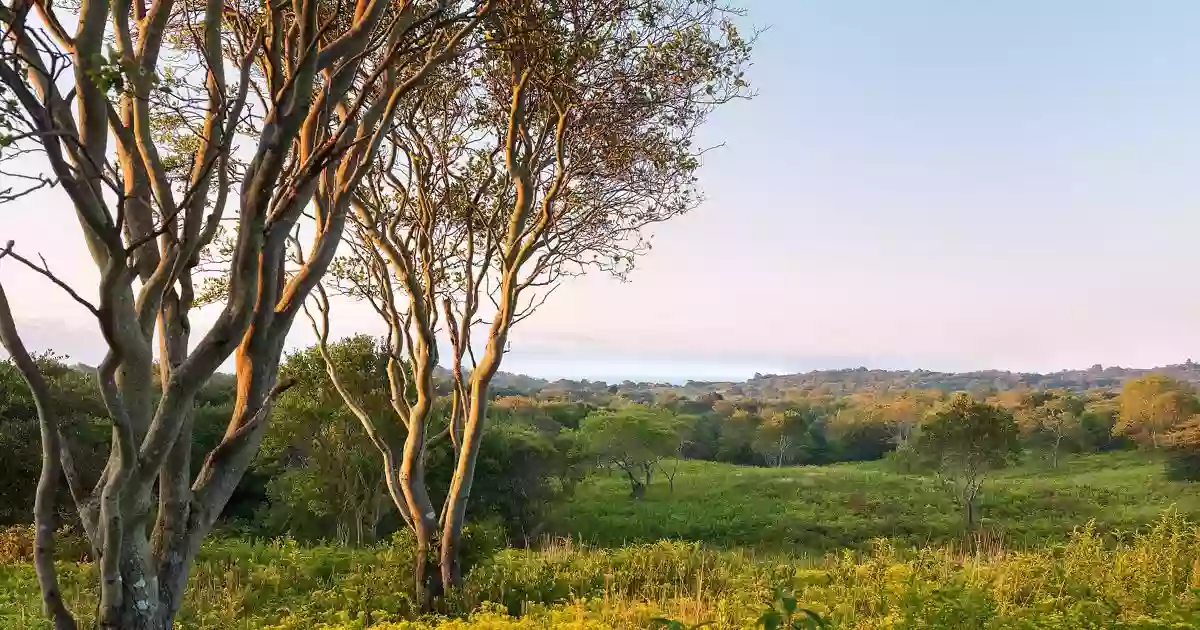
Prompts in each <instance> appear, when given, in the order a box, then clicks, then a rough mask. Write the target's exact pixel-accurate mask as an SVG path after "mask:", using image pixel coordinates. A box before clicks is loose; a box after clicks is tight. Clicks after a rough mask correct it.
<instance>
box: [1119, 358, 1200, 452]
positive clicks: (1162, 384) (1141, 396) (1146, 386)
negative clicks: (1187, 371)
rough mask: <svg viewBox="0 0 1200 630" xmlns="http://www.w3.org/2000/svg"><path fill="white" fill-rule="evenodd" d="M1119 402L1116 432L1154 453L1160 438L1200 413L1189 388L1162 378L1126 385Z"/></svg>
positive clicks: (1141, 379)
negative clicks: (1132, 439)
mask: <svg viewBox="0 0 1200 630" xmlns="http://www.w3.org/2000/svg"><path fill="white" fill-rule="evenodd" d="M1119 401H1120V416H1119V418H1118V421H1117V426H1116V430H1117V431H1118V432H1120V433H1122V434H1125V435H1130V436H1133V437H1134V439H1136V440H1138V441H1139V442H1141V443H1142V444H1148V445H1149V446H1151V447H1152V448H1156V449H1157V448H1158V447H1159V440H1160V438H1161V436H1162V435H1163V434H1165V433H1166V432H1168V431H1170V430H1171V428H1172V427H1174V426H1175V425H1177V424H1179V423H1180V422H1182V421H1183V420H1185V419H1187V418H1189V417H1191V416H1192V415H1193V414H1195V413H1196V411H1198V410H1200V406H1198V405H1200V403H1198V402H1197V400H1196V395H1195V393H1194V392H1193V391H1192V388H1191V386H1190V385H1188V384H1186V383H1182V382H1180V381H1177V380H1175V379H1173V378H1171V377H1169V376H1164V375H1162V374H1150V375H1147V376H1144V377H1142V378H1138V379H1133V380H1131V381H1128V382H1126V383H1125V386H1124V387H1122V388H1121V395H1120V397H1119Z"/></svg>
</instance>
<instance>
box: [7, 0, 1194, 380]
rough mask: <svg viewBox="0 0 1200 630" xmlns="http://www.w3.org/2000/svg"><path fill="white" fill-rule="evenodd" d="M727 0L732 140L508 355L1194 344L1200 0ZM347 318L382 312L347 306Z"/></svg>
mask: <svg viewBox="0 0 1200 630" xmlns="http://www.w3.org/2000/svg"><path fill="white" fill-rule="evenodd" d="M744 4H745V6H747V7H748V9H749V10H750V18H749V22H752V23H754V24H766V25H770V26H771V28H770V30H769V31H767V32H766V33H765V34H764V35H763V37H762V38H761V41H760V43H759V46H758V49H757V50H758V54H757V56H756V63H755V67H754V68H753V69H752V72H751V79H752V81H753V83H754V84H755V86H756V87H757V88H758V90H759V91H760V96H759V97H758V98H756V99H755V100H753V101H751V102H746V103H738V104H735V105H733V106H731V107H729V108H727V109H726V110H724V111H722V112H720V113H719V114H718V115H717V116H715V117H714V118H713V120H712V121H711V124H710V125H709V126H708V127H707V128H706V129H705V131H704V135H705V139H706V140H708V141H711V142H714V143H715V142H725V143H726V146H725V147H724V148H722V149H720V150H718V151H715V152H713V153H711V154H709V155H708V156H707V157H706V161H705V167H704V170H703V172H702V174H701V177H702V182H703V185H704V188H705V190H706V193H707V197H708V198H707V201H706V202H705V204H704V205H703V206H702V207H701V208H700V209H698V210H697V211H696V212H695V213H693V214H692V215H690V216H687V217H684V218H681V219H679V220H678V221H675V222H672V223H670V224H665V225H662V226H660V227H658V228H657V229H656V230H655V239H654V243H655V248H654V250H653V252H652V253H651V254H650V255H649V256H648V257H647V258H645V259H644V260H643V261H642V262H641V263H640V266H639V269H638V270H637V271H635V272H634V274H633V275H632V277H631V282H629V283H625V284H621V283H618V282H615V281H612V280H610V279H607V278H603V277H588V278H583V279H580V280H577V281H574V282H572V283H571V284H569V285H568V286H565V287H563V288H562V289H561V290H560V291H559V292H558V293H556V294H555V295H554V296H553V297H552V298H551V300H550V302H549V303H548V304H547V305H546V306H545V307H544V308H543V309H542V310H541V311H540V312H539V313H538V314H537V315H535V316H534V317H532V318H531V319H529V320H527V321H526V322H524V323H522V324H521V327H520V329H519V330H518V331H517V332H516V334H515V335H514V338H513V350H512V353H511V355H510V356H509V358H508V359H507V362H506V366H505V368H506V369H509V370H512V371H524V372H529V373H532V374H536V375H540V376H574V377H579V376H586V377H592V378H604V379H609V380H613V379H619V378H623V377H635V378H668V377H669V378H673V379H680V378H688V377H694V378H723V377H738V376H745V375H748V374H750V373H752V372H754V371H763V372H768V371H771V372H782V371H797V370H806V369H813V368H831V367H855V366H858V365H868V366H875V367H890V368H900V367H904V368H915V367H926V368H931V369H946V370H956V369H974V368H985V367H997V368H1007V369H1015V370H1052V369H1059V368H1064V367H1086V366H1088V365H1091V364H1092V363H1104V364H1122V365H1139V366H1148V365H1156V364H1163V363H1169V362H1179V361H1183V360H1184V359H1186V358H1188V357H1189V356H1193V355H1194V356H1197V357H1200V297H1198V296H1200V294H1198V293H1197V291H1196V290H1195V285H1196V276H1197V273H1196V268H1197V263H1198V261H1197V257H1196V255H1195V253H1194V252H1195V251H1196V246H1195V242H1196V238H1197V234H1198V233H1200V175H1198V174H1200V81H1198V80H1197V77H1200V38H1197V37H1196V36H1195V25H1196V24H1197V23H1200V3H1195V2H1191V1H1188V0H1156V1H1155V2H1146V3H1131V2H1124V1H1118V0H1062V1H1060V2H1054V3H1047V2H1043V1H1040V0H1010V1H1007V2H992V3H950V2H939V1H935V0H913V1H912V2H904V3H898V2H893V1H890V0H846V1H838V2H832V1H826V2H805V3H800V2H791V1H786V0H776V1H765V0H759V1H749V0H748V1H747V2H745V3H744ZM77 234H78V229H77V228H76V227H75V225H74V218H73V216H72V214H71V211H70V208H69V207H68V206H67V204H66V201H65V200H64V199H63V198H62V197H61V196H60V195H58V194H57V193H54V192H50V193H45V194H40V195H38V196H36V197H33V198H29V199H26V200H23V201H21V202H19V203H17V204H14V205H10V206H7V207H4V208H2V209H0V239H5V240H6V239H9V238H12V239H15V240H17V242H18V244H19V245H20V246H21V247H22V249H25V250H27V251H33V250H40V251H41V252H43V253H44V254H45V255H46V258H47V260H49V261H50V263H51V265H52V266H53V267H54V268H55V269H56V270H57V271H59V272H60V273H62V274H63V275H65V276H68V277H69V278H71V279H72V280H74V281H76V282H78V283H80V284H81V285H86V283H87V282H88V281H89V280H91V279H92V278H94V275H95V274H94V271H93V270H92V269H91V268H90V266H89V264H88V263H87V262H86V259H85V256H86V255H85V253H84V251H83V249H82V245H81V243H80V242H79V240H78V237H77ZM64 235H69V238H67V239H65V240H64V239H62V238H61V237H62V236H64ZM0 273H3V274H4V276H3V277H4V280H5V282H6V286H7V287H8V289H9V292H10V294H12V295H11V298H12V301H13V302H14V308H15V309H17V311H18V316H19V318H20V319H22V320H23V322H24V323H25V324H26V335H27V336H28V337H29V342H30V344H31V345H34V346H37V347H53V348H54V349H56V350H59V351H62V352H67V353H69V354H71V355H73V356H74V357H76V358H77V359H79V360H84V361H95V360H96V359H97V357H98V355H99V352H100V346H99V344H98V342H97V337H96V333H95V331H94V327H93V326H92V324H91V322H90V321H89V320H88V317H87V316H86V314H85V313H83V312H82V311H81V310H80V309H79V308H78V307H76V306H74V305H73V303H71V302H70V301H69V300H68V299H66V298H65V297H63V296H62V295H59V294H58V293H57V292H56V291H55V290H53V289H52V288H51V287H49V286H47V285H46V284H45V283H43V282H40V281H39V280H38V279H37V278H34V277H32V276H31V275H30V274H28V273H24V272H22V271H20V270H18V269H15V268H13V267H12V266H11V265H6V266H4V267H3V269H0ZM297 328H298V329H300V328H301V327H300V326H298V327H297ZM339 329H340V331H341V332H352V331H368V332H371V331H374V330H375V328H374V326H373V325H372V323H371V320H370V318H368V317H366V316H365V314H363V313H361V312H358V313H353V312H349V311H347V312H345V315H344V316H343V317H342V318H341V321H340V325H339ZM304 332H305V331H303V330H298V334H296V335H295V338H294V339H293V344H294V345H301V344H304V343H306V342H307V341H308V339H309V337H308V336H307V335H306V334H303V333H304Z"/></svg>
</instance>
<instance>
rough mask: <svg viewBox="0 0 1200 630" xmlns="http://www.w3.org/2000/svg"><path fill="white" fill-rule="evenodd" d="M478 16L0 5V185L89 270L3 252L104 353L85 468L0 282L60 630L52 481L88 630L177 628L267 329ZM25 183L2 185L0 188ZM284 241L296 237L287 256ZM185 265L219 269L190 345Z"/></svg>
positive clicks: (308, 285)
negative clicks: (97, 464)
mask: <svg viewBox="0 0 1200 630" xmlns="http://www.w3.org/2000/svg"><path fill="white" fill-rule="evenodd" d="M489 8H490V7H489V3H488V2H487V1H486V0H479V1H476V2H445V1H443V2H433V1H427V2H426V1H417V0H413V1H406V0H400V1H391V2H385V1H384V0H358V1H357V3H352V4H345V5H343V4H342V3H340V2H338V3H330V2H316V1H314V0H282V1H280V2H274V3H257V2H249V3H228V2H219V1H217V0H207V1H204V2H193V3H184V2H176V1H175V0H153V1H152V2H146V0H83V1H82V2H81V3H80V4H79V6H78V10H77V12H76V13H75V14H71V15H68V14H67V13H66V12H64V11H62V10H60V9H56V8H55V7H54V5H53V4H52V3H50V2H45V1H41V0H6V1H5V2H4V3H3V4H0V32H2V33H3V40H2V42H0V87H2V90H0V91H2V92H3V96H4V98H5V99H6V103H7V104H6V106H5V107H4V109H3V110H2V112H0V117H2V118H3V120H2V122H0V133H3V134H4V135H3V143H2V144H3V145H4V151H5V153H3V154H0V158H10V159H12V158H15V159H16V160H18V162H14V163H12V164H10V172H11V173H13V175H10V177H8V178H7V179H6V183H7V182H11V181H28V182H30V183H31V184H30V186H29V187H28V189H33V188H37V187H39V186H43V185H46V184H50V183H52V184H53V185H54V189H53V190H52V191H51V192H50V193H45V192H44V191H43V192H42V193H41V194H53V195H55V196H56V198H58V199H61V200H62V201H63V202H64V203H66V204H69V205H70V207H71V208H72V210H73V211H74V213H75V214H76V215H77V217H78V219H79V225H80V228H81V231H82V236H83V242H81V243H79V244H78V246H79V247H86V248H87V251H88V252H89V253H90V255H91V258H92V259H93V260H94V262H95V266H96V271H97V274H98V281H97V283H96V285H95V286H93V287H90V288H89V289H87V290H85V289H82V288H81V289H79V290H76V289H74V288H72V287H70V286H67V284H66V283H64V282H62V281H61V280H59V278H58V277H57V276H56V275H55V274H54V273H53V272H52V271H51V270H50V269H49V268H47V266H46V265H45V263H37V262H33V261H32V260H31V259H30V257H29V256H28V255H26V253H23V252H22V250H21V248H20V244H19V243H18V244H13V243H12V242H10V243H9V244H8V246H6V247H5V248H4V249H3V250H2V252H0V257H3V258H5V259H6V261H7V262H8V263H9V264H17V263H19V264H23V265H24V266H26V267H29V268H30V269H32V270H34V271H37V272H38V273H41V274H42V275H44V276H46V277H47V278H48V280H49V281H51V282H54V283H56V284H57V285H58V286H59V287H60V288H62V289H64V290H65V291H67V292H68V293H69V294H70V295H71V297H73V298H74V299H75V300H76V301H77V302H78V303H79V304H80V305H81V307H82V308H84V309H86V311H88V312H89V313H90V314H91V315H93V316H94V317H95V320H96V322H97V325H98V329H99V334H100V335H102V337H103V339H104V341H105V343H106V345H107V349H108V350H107V354H106V355H105V357H104V359H103V361H101V362H100V365H99V367H98V370H97V374H98V376H97V378H98V381H99V388H100V392H101V395H102V398H103V401H104V404H105V408H106V413H107V415H108V419H109V421H110V423H111V428H112V437H111V447H110V454H109V457H108V462H107V464H106V466H105V467H104V469H103V471H102V472H101V474H100V475H99V477H98V478H96V479H85V478H83V477H82V476H81V475H80V474H79V473H80V471H78V470H77V469H76V467H75V466H74V465H73V457H72V455H71V452H70V448H69V444H70V440H69V439H64V438H66V436H65V435H64V432H65V431H66V427H65V425H63V424H61V423H60V422H59V419H58V418H57V417H55V415H54V413H53V410H54V405H53V404H52V401H51V397H52V392H50V391H49V389H48V387H47V385H46V381H45V378H44V376H43V375H42V373H41V372H40V371H39V369H38V365H37V364H36V362H34V361H33V360H32V359H31V356H30V354H29V352H28V351H27V350H26V348H25V347H24V345H23V343H22V342H21V339H20V337H19V335H18V330H17V326H16V324H15V323H14V319H13V314H12V311H11V310H10V308H9V302H8V300H7V298H6V297H5V296H4V294H3V292H2V291H0V341H3V344H4V346H5V348H6V349H7V350H8V351H9V353H10V354H11V355H12V357H13V360H14V362H15V363H16V365H17V366H18V367H19V368H20V369H21V371H22V373H23V375H24V376H25V378H26V380H27V381H28V383H29V385H30V387H31V389H32V391H33V394H34V398H35V401H36V403H37V406H38V411H39V415H40V418H41V440H42V450H43V454H42V459H43V469H42V475H41V478H40V482H39V487H38V492H37V498H36V508H35V510H36V515H35V517H36V521H37V532H38V540H37V548H38V550H37V557H36V567H37V571H38V576H39V579H40V583H41V587H42V591H43V596H44V603H45V606H46V610H47V613H48V614H49V616H50V617H51V618H52V619H53V621H54V625H55V627H56V628H58V629H60V630H61V629H65V628H74V627H75V626H76V621H75V618H74V616H73V614H72V612H71V611H69V610H68V609H67V607H66V605H65V604H64V602H63V599H62V597H61V594H60V591H59V589H58V586H57V580H56V576H55V570H54V564H53V562H52V548H53V540H52V536H53V527H52V523H51V519H52V515H53V510H54V506H53V497H54V489H55V487H56V486H57V481H58V479H59V478H60V477H61V476H65V477H66V479H67V481H68V483H69V486H70V490H71V492H70V494H71V497H72V499H73V501H74V504H75V508H76V511H77V512H78V514H79V517H80V520H81V521H82V523H83V527H84V530H85V532H86V534H87V537H88V539H89V541H90V543H91V545H92V547H93V550H94V557H96V558H97V559H98V569H99V571H98V575H99V581H98V585H97V588H98V591H99V593H98V594H99V598H98V599H99V608H98V620H97V623H98V625H99V626H100V627H102V628H106V629H118V628H119V629H123V630H124V629H139V630H140V629H144V628H166V627H170V626H171V625H172V620H173V618H174V616H175V614H176V612H177V611H178V609H179V605H180V600H181V598H182V596H183V592H184V585H185V582H186V580H187V575H188V568H189V566H190V565H191V563H192V560H193V558H194V556H195V554H196V553H197V551H198V549H199V547H200V542H201V540H202V539H203V538H204V537H205V535H206V534H207V533H208V532H209V530H210V529H211V528H212V526H213V524H214V522H215V520H216V518H217V517H218V515H219V514H220V513H221V510H222V508H223V507H224V506H225V504H226V502H227V501H228V499H229V497H230V495H231V494H232V492H233V490H234V488H235V487H236V486H237V484H238V482H239V480H240V479H241V477H242V475H243V473H244V472H245V471H246V469H247V467H248V466H249V464H250V462H251V460H252V458H253V457H254V454H255V452H256V451H257V449H258V445H259V443H260V440H261V439H262V435H263V432H264V430H265V428H266V425H267V418H268V415H269V412H270V408H271V404H272V401H273V399H274V398H275V397H276V395H277V394H278V393H279V392H280V390H281V389H283V388H284V387H286V384H281V383H279V382H278V378H277V377H278V370H279V361H280V355H281V353H282V351H283V345H284V340H285V337H286V336H287V334H288V331H289V330H290V329H291V326H292V323H293V322H294V320H295V317H296V315H297V314H298V313H299V311H300V310H301V307H302V305H303V303H304V301H305V300H306V299H307V298H308V296H309V294H310V292H311V291H312V289H313V288H314V287H315V286H316V285H317V284H318V283H319V282H320V280H321V278H322V276H323V275H324V273H325V271H326V270H327V268H328V266H329V264H330V262H331V260H332V259H333V257H334V253H335V250H336V248H337V246H338V244H339V243H340V241H341V237H342V230H343V226H344V222H345V215H346V211H347V209H348V207H349V205H350V200H351V198H352V197H353V196H354V194H355V191H356V190H357V189H358V187H359V184H361V183H362V181H363V177H364V176H365V175H366V174H367V173H368V172H369V171H370V170H371V168H372V165H374V164H375V162H376V156H377V153H378V150H379V147H380V145H381V144H382V142H383V141H384V139H385V137H386V136H387V134H388V133H389V132H390V130H391V129H392V128H393V127H394V126H395V120H396V115H397V112H398V111H400V110H401V109H402V106H403V104H404V103H406V102H408V101H410V100H412V99H414V98H417V97H419V94H420V92H421V91H422V89H423V85H424V82H425V80H426V79H427V78H428V77H429V75H430V74H431V73H432V72H433V71H435V70H436V69H437V68H438V66H439V65H440V64H442V63H443V62H445V61H447V60H449V59H451V58H452V57H454V56H455V55H456V54H457V53H458V52H459V51H460V50H461V49H462V47H463V43H464V41H463V40H464V39H465V38H466V37H468V36H469V35H470V34H471V33H472V32H473V31H474V30H475V28H476V27H477V26H478V25H479V24H480V23H481V22H482V21H483V20H484V19H485V18H486V17H487V11H488V9H489ZM30 168H32V169H33V171H34V172H35V173H39V174H37V175H29V174H28V171H29V169H30ZM18 174H20V175H22V176H23V177H25V178H26V179H19V178H17V177H16V175H18ZM21 192H22V191H21V190H15V189H14V187H13V186H9V187H8V188H6V189H5V192H4V193H3V195H2V197H0V198H3V199H11V198H13V197H16V196H18V195H20V194H21ZM302 227H303V228H304V229H303V230H301V228H302ZM301 232H302V233H303V234H305V235H309V236H311V237H312V239H313V241H312V244H311V246H310V247H309V248H307V252H306V253H304V254H302V255H301V256H300V258H299V264H296V265H293V264H292V263H291V258H290V257H289V256H288V253H289V251H293V250H294V248H295V245H296V243H298V236H297V235H298V233H301ZM69 246H70V245H69V244H68V243H66V242H64V244H63V247H69ZM202 260H207V261H208V262H210V263H212V264H216V265H217V266H218V268H219V271H220V272H221V273H220V281H219V282H217V283H215V284H213V285H211V286H210V287H209V290H208V291H207V294H208V295H207V297H209V298H210V299H213V301H216V302H218V303H219V304H220V305H219V307H218V310H217V313H216V318H215V323H214V324H213V325H212V327H211V328H210V329H209V330H207V331H206V332H204V333H203V334H199V333H198V331H194V330H193V328H192V320H191V311H192V308H193V307H194V306H195V304H196V301H197V299H198V293H199V290H198V288H197V283H198V281H199V280H200V279H201V278H202V277H203V276H202V272H201V269H202V268H201V261H202ZM92 296H94V298H93V297H92ZM231 358H232V361H233V363H234V365H235V367H236V374H237V397H236V402H235V404H234V407H233V412H232V415H231V417H230V418H229V421H228V426H227V429H226V431H225V433H224V436H223V437H222V439H221V440H220V442H219V443H218V444H217V446H216V447H215V448H213V449H212V450H211V451H210V452H209V453H208V455H207V457H206V458H205V460H204V462H203V464H202V465H201V466H200V467H199V473H198V474H197V475H196V476H195V477H193V476H192V474H191V462H190V461H189V460H190V452H191V447H192V411H193V407H194V402H195V397H196V394H197V392H198V391H199V390H200V388H201V387H203V386H204V384H205V382H206V381H207V380H208V379H209V378H210V377H211V376H212V374H213V373H214V372H215V371H216V370H217V368H218V367H219V366H221V365H222V364H223V363H225V362H226V361H227V360H229V359H231ZM156 369H157V375H156ZM156 376H157V382H160V383H161V388H159V387H156V385H155V383H156Z"/></svg>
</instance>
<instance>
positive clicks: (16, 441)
mask: <svg viewBox="0 0 1200 630" xmlns="http://www.w3.org/2000/svg"><path fill="white" fill-rule="evenodd" d="M34 361H35V362H36V363H37V364H38V367H39V369H40V370H41V371H42V373H44V374H45V375H46V381H47V385H48V386H49V388H50V390H51V392H52V394H53V397H52V403H53V404H54V405H55V409H54V414H55V415H56V416H57V417H58V418H60V423H61V424H62V425H63V426H64V427H69V428H70V433H71V435H72V436H73V437H74V443H73V444H72V448H71V452H72V453H73V454H74V455H75V457H76V461H75V462H74V464H75V467H76V468H77V469H80V470H83V471H85V472H86V473H87V474H89V475H94V474H97V473H98V472H99V471H100V468H101V467H102V466H103V465H104V455H105V453H104V452H103V449H102V448H101V447H102V446H103V443H104V438H106V437H107V436H106V435H105V432H104V427H103V425H102V418H103V417H104V415H105V412H104V405H103V403H102V402H101V401H100V392H99V391H98V390H97V389H96V385H95V382H94V380H93V379H91V378H90V375H88V374H86V373H84V372H83V371H81V370H78V369H74V368H72V367H70V366H68V365H66V364H65V363H63V360H62V357H59V356H56V355H54V354H52V353H46V354H44V355H39V356H36V357H34ZM38 430H39V429H38V415H37V408H36V405H35V403H34V400H33V397H32V396H31V395H30V392H29V388H28V387H27V386H26V385H25V382H24V381H23V380H22V378H21V372H20V371H19V370H18V369H17V366H16V365H14V364H13V362H12V361H11V360H6V361H3V362H0V453H3V454H4V461H5V472H4V475H3V478H2V479H0V525H8V524H16V523H28V522H30V519H31V517H32V514H31V512H30V510H29V506H30V505H31V504H32V503H33V501H34V494H35V490H36V486H37V479H38V475H39V474H40V468H41V449H40V444H39V436H38ZM55 488H56V493H55V494H56V498H57V499H67V500H69V495H66V494H65V492H64V491H65V488H64V487H63V484H62V482H61V481H58V482H56V483H55ZM59 504H61V501H59ZM63 507H65V506H63ZM56 517H57V520H58V522H59V523H71V524H75V523H74V522H73V521H74V516H73V515H71V514H70V512H69V511H68V510H65V509H62V508H60V509H58V514H56Z"/></svg>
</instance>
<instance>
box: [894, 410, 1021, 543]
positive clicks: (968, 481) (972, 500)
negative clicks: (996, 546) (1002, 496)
mask: <svg viewBox="0 0 1200 630" xmlns="http://www.w3.org/2000/svg"><path fill="white" fill-rule="evenodd" d="M917 450H918V452H919V453H920V454H921V456H922V457H923V458H924V459H925V460H926V461H927V462H928V463H930V464H931V465H933V466H934V467H935V468H936V469H937V471H938V474H939V475H941V476H942V477H943V478H945V479H946V480H948V481H949V482H950V485H951V487H952V488H953V489H954V496H955V499H956V500H957V501H958V503H959V505H960V506H962V508H963V516H964V520H965V521H966V526H967V529H968V530H970V529H974V528H975V526H976V525H977V524H978V521H979V513H978V512H979V505H978V498H979V491H980V490H981V489H982V487H983V481H984V478H985V477H987V475H988V473H989V472H991V471H993V470H995V469H997V468H1002V467H1004V466H1005V465H1007V464H1008V463H1009V462H1010V461H1011V460H1012V458H1013V456H1014V455H1016V454H1017V453H1018V452H1019V450H1020V442H1019V440H1018V431H1017V423H1016V421H1014V420H1013V417H1012V414H1011V413H1009V412H1008V411H1006V410H1004V409H1001V408H999V407H996V406H994V405H989V404H987V403H983V402H979V401H977V400H975V399H973V398H972V397H971V396H970V394H967V393H965V392H960V393H957V394H955V395H954V396H953V397H951V398H950V400H948V401H946V402H945V403H943V404H942V405H940V406H938V407H936V408H935V409H934V410H933V411H932V412H930V414H929V415H928V416H927V417H926V419H925V422H924V423H923V424H922V425H921V434H920V438H919V439H918V442H917Z"/></svg>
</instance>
